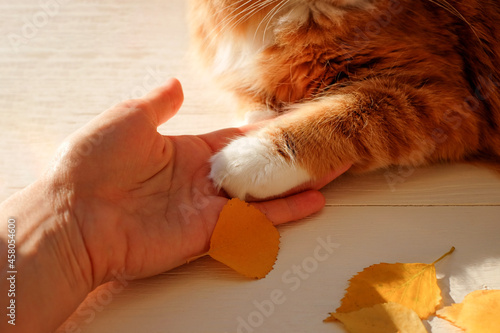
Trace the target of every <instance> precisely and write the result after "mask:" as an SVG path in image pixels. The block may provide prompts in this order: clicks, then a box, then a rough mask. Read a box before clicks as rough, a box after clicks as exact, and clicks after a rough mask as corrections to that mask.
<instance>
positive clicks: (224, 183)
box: [210, 136, 311, 200]
mask: <svg viewBox="0 0 500 333" xmlns="http://www.w3.org/2000/svg"><path fill="white" fill-rule="evenodd" d="M211 162H212V170H211V172H210V177H211V178H212V180H213V182H214V184H215V185H216V186H217V187H219V188H221V187H222V188H223V189H224V190H225V191H226V192H227V193H228V194H229V195H230V196H231V197H238V198H240V199H242V200H245V199H246V198H253V199H264V198H269V197H273V196H277V195H279V194H282V193H284V192H286V191H288V190H290V189H292V188H294V187H297V186H299V185H301V184H304V183H306V182H308V181H309V180H311V176H310V175H309V173H308V172H307V171H306V170H304V169H303V168H302V167H300V166H298V165H297V164H296V163H294V161H293V159H292V158H291V157H288V158H285V156H282V155H281V154H279V153H278V151H277V148H276V146H275V145H274V144H273V143H272V142H271V140H269V139H268V138H266V137H265V136H245V137H242V138H239V139H237V140H235V141H233V142H231V143H230V144H229V145H228V146H226V147H225V148H224V149H222V150H221V151H220V152H219V153H217V154H216V155H215V156H213V157H212V159H211Z"/></svg>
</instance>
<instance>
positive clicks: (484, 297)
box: [437, 290, 500, 333]
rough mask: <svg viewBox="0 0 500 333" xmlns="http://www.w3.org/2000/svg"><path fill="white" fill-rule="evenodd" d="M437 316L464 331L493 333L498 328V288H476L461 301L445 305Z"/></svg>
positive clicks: (499, 298) (499, 314) (499, 309)
mask: <svg viewBox="0 0 500 333" xmlns="http://www.w3.org/2000/svg"><path fill="white" fill-rule="evenodd" d="M437 316H438V317H440V318H443V319H446V320H448V321H449V322H451V323H452V324H453V325H455V326H457V327H459V328H461V329H463V330H465V331H466V332H471V333H474V332H481V333H493V332H498V331H499V328H500V290H477V291H473V292H471V293H470V294H468V295H467V296H465V298H464V300H463V302H462V303H458V304H453V305H451V306H447V307H445V308H443V309H441V310H439V311H438V312H437Z"/></svg>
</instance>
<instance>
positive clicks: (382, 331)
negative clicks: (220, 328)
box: [332, 303, 428, 333]
mask: <svg viewBox="0 0 500 333" xmlns="http://www.w3.org/2000/svg"><path fill="white" fill-rule="evenodd" d="M332 317H333V318H335V319H336V320H338V321H340V322H342V323H343V324H344V326H345V327H346V329H347V330H348V331H349V332H350V333H398V332H400V333H428V332H427V330H426V329H425V327H424V324H423V323H422V320H420V318H419V317H418V315H417V314H416V313H415V311H413V310H411V309H408V308H407V307H405V306H403V305H401V304H399V303H383V304H376V305H374V306H372V307H369V308H363V309H360V310H357V311H353V312H349V313H332Z"/></svg>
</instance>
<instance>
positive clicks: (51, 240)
mask: <svg viewBox="0 0 500 333" xmlns="http://www.w3.org/2000/svg"><path fill="white" fill-rule="evenodd" d="M182 101H183V93H182V88H181V86H180V83H179V82H178V81H177V80H170V81H168V82H167V83H166V84H165V85H164V86H163V87H160V88H158V89H156V90H154V91H152V92H151V93H149V94H148V95H146V96H145V97H144V98H142V99H138V100H132V101H128V102H124V103H121V104H119V105H117V106H115V107H113V108H111V109H109V110H107V111H105V112H103V113H102V114H101V115H99V116H98V117H96V118H95V119H94V120H92V121H91V122H90V123H89V124H87V125H86V126H84V127H83V128H82V129H81V130H79V131H77V132H76V133H75V134H73V135H72V136H70V137H69V138H68V139H67V140H66V141H65V143H64V144H63V145H62V146H61V148H60V149H59V151H58V155H57V156H56V159H55V161H54V163H53V165H52V167H51V168H50V169H49V170H48V171H47V172H46V173H45V174H44V175H43V177H41V178H40V179H39V180H38V181H36V182H35V183H33V184H32V185H30V186H29V187H27V188H26V189H24V190H23V191H20V192H18V193H17V194H15V195H14V196H12V197H11V198H9V199H8V200H6V201H4V202H3V203H2V204H1V205H0V216H1V218H2V219H3V220H7V219H9V218H10V217H16V219H17V220H18V221H19V228H18V230H17V233H16V238H17V243H18V248H17V249H16V251H18V253H19V255H18V257H17V258H18V262H17V269H18V270H19V271H22V272H23V274H21V275H19V277H18V283H19V284H20V285H23V286H24V287H23V288H21V290H20V291H19V292H18V293H17V295H16V299H17V300H18V301H19V306H18V310H17V311H18V313H19V315H20V316H23V317H26V318H28V317H30V318H33V320H30V321H23V322H22V323H20V325H16V328H19V329H20V331H31V332H44V331H52V330H53V329H55V328H56V327H58V325H60V324H61V322H62V321H64V320H65V319H66V318H67V316H69V315H70V314H71V313H72V312H73V311H74V310H75V309H76V307H77V306H78V304H79V303H80V302H81V301H82V300H83V299H84V298H85V296H86V295H87V294H88V293H89V292H90V291H91V290H92V289H94V288H96V287H97V286H99V285H100V284H102V283H104V282H107V281H110V280H112V279H113V278H114V277H116V274H120V275H121V276H129V277H134V278H141V277H147V276H151V275H154V274H157V273H160V272H163V271H166V270H168V269H171V268H173V267H176V266H179V265H181V264H183V263H185V262H186V261H187V260H188V259H190V258H192V257H195V256H198V255H200V254H203V253H205V252H206V251H207V250H208V247H209V241H210V237H211V234H212V231H213V229H214V227H215V224H216V221H217V218H218V215H219V213H220V211H221V210H222V207H223V206H224V205H225V204H226V202H227V201H228V198H227V197H226V196H225V195H224V193H221V192H220V191H218V190H217V189H216V188H214V186H213V184H212V182H211V180H210V179H209V178H208V174H209V171H210V163H209V159H210V157H211V156H213V155H214V153H215V152H217V151H218V150H220V149H221V148H222V147H223V146H224V145H226V144H227V142H228V141H229V140H230V139H231V138H234V137H235V136H238V135H242V134H243V133H245V132H246V131H248V130H251V129H252V126H249V127H243V128H239V129H238V128H233V129H224V130H220V131H217V132H213V133H209V134H205V135H199V136H163V135H161V134H159V133H158V132H157V127H158V126H159V125H160V124H162V123H164V122H165V121H167V120H168V119H170V118H171V117H172V116H173V115H174V114H175V113H176V112H177V110H178V109H179V108H180V106H181V104H182ZM344 171H345V170H338V171H337V172H333V173H332V174H330V175H329V176H328V177H326V178H324V179H322V180H319V181H317V182H316V183H314V184H307V186H306V187H308V188H313V189H318V188H320V187H322V186H323V185H324V184H326V183H328V182H329V181H330V180H331V179H333V178H335V177H336V176H337V175H339V174H340V173H342V172H344ZM303 189H304V188H297V189H295V191H294V192H296V191H299V190H303ZM292 194H293V193H287V194H286V195H288V196H287V197H285V198H280V199H275V200H269V201H263V202H259V203H254V205H255V206H256V207H257V208H258V209H260V210H261V211H263V212H264V213H265V214H266V215H267V216H268V218H269V219H270V220H271V221H273V222H274V223H275V224H280V223H284V222H288V221H293V220H297V219H300V218H303V217H305V216H307V215H309V214H312V213H314V212H316V211H318V210H320V209H321V208H322V207H323V205H324V203H325V201H324V197H323V196H322V195H321V193H319V192H318V191H317V190H307V191H305V192H301V193H299V194H295V195H292ZM6 244H7V235H6V234H5V233H4V232H0V245H1V246H2V247H4V246H6ZM2 253H4V252H2ZM5 253H7V251H5ZM2 258H3V257H2V254H0V259H2ZM4 259H5V260H4ZM2 262H7V260H6V258H3V259H2ZM1 268H2V269H3V266H2V267H1ZM3 281H4V283H3V284H2V286H3V285H4V284H5V283H7V282H5V281H7V280H6V279H3ZM4 324H5V322H4V323H0V328H2V329H3V328H4V327H3V326H2V325H4ZM5 325H6V324H5Z"/></svg>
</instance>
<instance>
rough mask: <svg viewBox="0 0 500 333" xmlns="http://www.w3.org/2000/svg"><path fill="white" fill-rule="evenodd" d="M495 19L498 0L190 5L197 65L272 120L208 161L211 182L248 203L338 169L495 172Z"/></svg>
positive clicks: (499, 139) (218, 0)
mask: <svg viewBox="0 0 500 333" xmlns="http://www.w3.org/2000/svg"><path fill="white" fill-rule="evenodd" d="M499 22H500V2H498V0H460V1H459V0H190V23H191V28H192V29H191V30H192V35H193V41H194V45H195V47H196V49H197V52H198V53H199V57H200V59H202V60H203V62H204V64H205V66H207V68H209V69H210V70H211V71H212V72H213V75H214V76H215V77H216V79H217V80H218V81H219V82H220V83H222V85H223V86H224V87H225V88H227V89H230V90H232V91H233V92H234V93H235V95H236V96H237V97H238V99H239V100H240V101H241V108H244V109H246V110H251V111H254V112H253V113H252V115H253V116H255V111H259V112H260V113H261V116H260V118H266V117H270V116H273V117H276V118H275V119H274V120H273V121H271V122H270V123H269V124H268V125H266V126H265V127H264V128H262V129H259V130H257V131H254V132H252V133H249V134H247V135H246V136H244V137H241V138H238V139H236V140H234V141H232V142H231V143H230V144H229V145H228V146H227V147H225V148H224V149H223V150H222V151H220V152H219V153H217V154H216V155H215V156H214V158H213V159H212V171H211V177H212V179H213V180H214V183H215V184H216V185H217V186H220V187H222V188H224V189H225V190H226V191H227V193H228V194H229V195H231V196H233V197H239V198H241V199H245V198H246V199H249V198H251V199H260V198H267V197H272V196H276V195H279V194H281V193H283V192H286V191H287V190H289V189H292V188H295V187H296V186H298V185H300V184H303V183H306V182H308V181H311V180H315V179H318V178H320V177H323V176H324V175H325V174H327V173H329V172H331V171H332V170H335V169H338V168H340V167H342V166H344V165H347V164H350V163H352V165H353V167H352V170H357V171H367V170H372V169H376V168H383V167H388V166H391V165H402V166H417V165H421V164H426V163H432V162H437V161H461V160H471V159H478V158H481V159H491V160H496V161H498V160H499V158H500V157H499V156H500V128H499V126H500V91H499V90H500V89H499V88H500V23H499ZM257 117H259V116H257Z"/></svg>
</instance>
